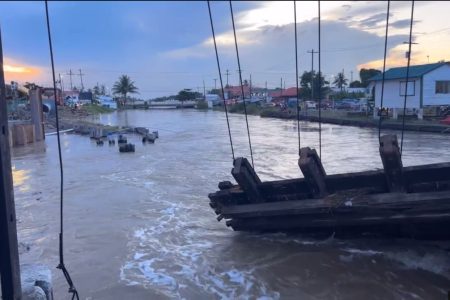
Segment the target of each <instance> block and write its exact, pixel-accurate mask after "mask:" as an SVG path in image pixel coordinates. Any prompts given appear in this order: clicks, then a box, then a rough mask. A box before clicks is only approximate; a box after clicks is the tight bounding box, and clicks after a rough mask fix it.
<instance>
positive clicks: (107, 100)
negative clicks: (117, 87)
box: [97, 95, 117, 109]
mask: <svg viewBox="0 0 450 300" xmlns="http://www.w3.org/2000/svg"><path fill="white" fill-rule="evenodd" d="M97 99H98V101H99V102H100V105H101V106H105V107H109V108H112V109H117V102H116V101H114V99H113V98H112V97H109V96H105V95H101V96H98V98H97Z"/></svg>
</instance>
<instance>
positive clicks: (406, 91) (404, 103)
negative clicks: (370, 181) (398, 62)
mask: <svg viewBox="0 0 450 300" xmlns="http://www.w3.org/2000/svg"><path fill="white" fill-rule="evenodd" d="M413 21H414V1H411V21H410V23H409V47H408V63H407V65H406V84H405V98H404V100H403V118H402V138H401V142H400V157H401V156H402V154H403V135H404V132H405V115H406V98H407V95H408V81H409V65H410V63H411V44H412V28H413Z"/></svg>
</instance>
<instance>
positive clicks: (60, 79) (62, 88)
mask: <svg viewBox="0 0 450 300" xmlns="http://www.w3.org/2000/svg"><path fill="white" fill-rule="evenodd" d="M58 76H59V86H60V87H61V93H63V92H64V86H63V82H62V77H61V73H58Z"/></svg>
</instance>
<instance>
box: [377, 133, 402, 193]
mask: <svg viewBox="0 0 450 300" xmlns="http://www.w3.org/2000/svg"><path fill="white" fill-rule="evenodd" d="M380 156H381V162H382V163H383V168H384V173H385V174H386V180H387V184H388V188H389V191H391V192H402V191H405V181H404V178H403V163H402V157H401V154H400V148H399V147H398V142H397V136H396V135H391V134H389V135H384V136H382V137H381V139H380Z"/></svg>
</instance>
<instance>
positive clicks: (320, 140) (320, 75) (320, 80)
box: [313, 0, 322, 158]
mask: <svg viewBox="0 0 450 300" xmlns="http://www.w3.org/2000/svg"><path fill="white" fill-rule="evenodd" d="M317 2H318V10H319V11H318V12H319V13H318V17H319V19H318V21H319V34H318V36H319V53H318V56H319V157H320V158H322V71H321V64H320V63H321V59H320V58H321V57H320V56H321V54H322V52H321V49H320V48H321V47H320V31H321V30H320V29H321V21H320V0H319V1H317ZM313 80H314V78H313Z"/></svg>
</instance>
